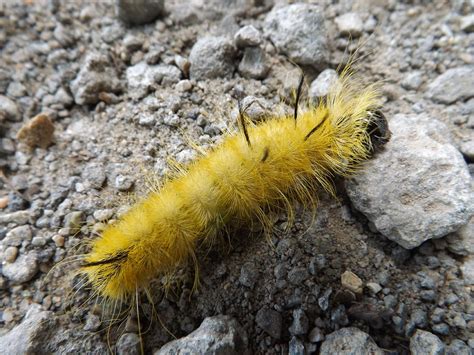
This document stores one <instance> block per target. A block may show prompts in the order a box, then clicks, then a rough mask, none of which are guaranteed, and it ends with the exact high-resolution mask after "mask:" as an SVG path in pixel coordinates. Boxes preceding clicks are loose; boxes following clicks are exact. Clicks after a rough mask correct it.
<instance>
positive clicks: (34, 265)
mask: <svg viewBox="0 0 474 355" xmlns="http://www.w3.org/2000/svg"><path fill="white" fill-rule="evenodd" d="M37 272H38V258H37V256H36V254H35V253H30V254H25V255H20V256H19V257H18V258H17V259H16V260H15V262H14V263H11V264H4V265H3V269H2V273H3V276H5V277H6V278H7V279H9V280H10V282H11V283H12V284H13V285H20V284H23V283H25V282H28V281H30V280H31V279H32V278H33V277H34V276H35V275H36V273H37Z"/></svg>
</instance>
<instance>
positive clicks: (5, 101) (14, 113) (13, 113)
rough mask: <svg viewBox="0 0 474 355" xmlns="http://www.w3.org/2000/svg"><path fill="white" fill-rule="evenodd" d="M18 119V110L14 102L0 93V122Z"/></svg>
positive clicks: (19, 117)
mask: <svg viewBox="0 0 474 355" xmlns="http://www.w3.org/2000/svg"><path fill="white" fill-rule="evenodd" d="M20 119H21V116H20V112H19V111H18V107H17V105H16V104H15V102H13V101H12V100H10V99H9V98H8V97H6V96H3V95H0V122H1V121H3V120H11V121H19V120H20Z"/></svg>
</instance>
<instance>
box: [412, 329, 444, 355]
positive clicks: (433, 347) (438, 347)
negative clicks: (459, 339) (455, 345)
mask: <svg viewBox="0 0 474 355" xmlns="http://www.w3.org/2000/svg"><path fill="white" fill-rule="evenodd" d="M410 352H411V354H412V355H425V354H429V355H442V354H444V344H443V342H442V341H441V340H439V338H438V337H437V336H436V335H434V334H432V333H430V332H427V331H424V330H420V329H418V330H417V331H416V333H415V334H414V335H413V336H412V337H411V338H410Z"/></svg>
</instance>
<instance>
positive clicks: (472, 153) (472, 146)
mask: <svg viewBox="0 0 474 355" xmlns="http://www.w3.org/2000/svg"><path fill="white" fill-rule="evenodd" d="M459 150H460V151H461V153H462V155H464V156H465V157H466V158H467V160H468V161H472V160H474V140H469V141H467V142H463V143H461V146H460V147H459Z"/></svg>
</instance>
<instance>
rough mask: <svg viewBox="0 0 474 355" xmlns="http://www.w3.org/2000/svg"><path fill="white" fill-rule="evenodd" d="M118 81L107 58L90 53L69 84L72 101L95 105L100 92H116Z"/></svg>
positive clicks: (118, 86)
mask: <svg viewBox="0 0 474 355" xmlns="http://www.w3.org/2000/svg"><path fill="white" fill-rule="evenodd" d="M120 89H121V85H120V80H119V79H118V78H117V73H116V71H115V69H114V67H113V66H112V65H111V62H110V60H109V59H108V58H107V56H105V55H103V54H98V53H90V54H89V55H88V56H87V57H86V59H85V61H84V64H83V65H82V68H81V70H80V71H79V74H78V75H77V77H76V78H75V79H74V81H73V82H72V83H71V92H72V94H73V96H74V101H76V103H77V104H79V105H84V104H96V103H97V102H99V100H100V99H99V94H100V93H101V92H118V91H120Z"/></svg>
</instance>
